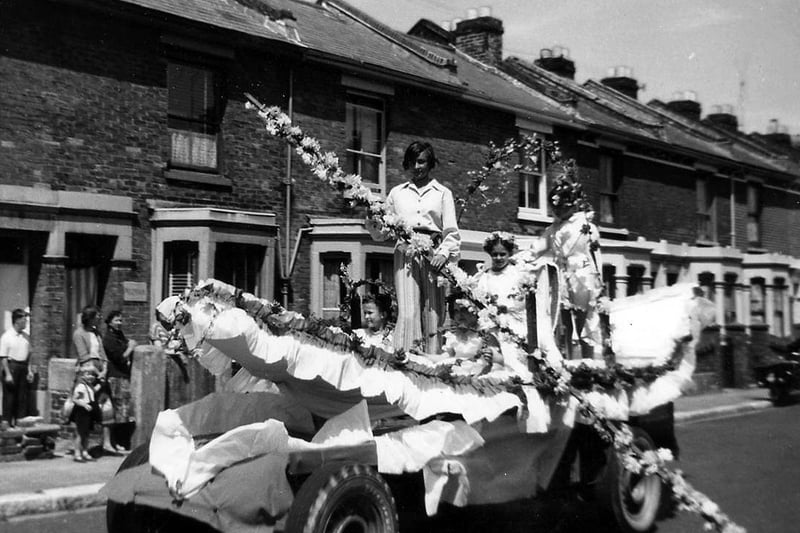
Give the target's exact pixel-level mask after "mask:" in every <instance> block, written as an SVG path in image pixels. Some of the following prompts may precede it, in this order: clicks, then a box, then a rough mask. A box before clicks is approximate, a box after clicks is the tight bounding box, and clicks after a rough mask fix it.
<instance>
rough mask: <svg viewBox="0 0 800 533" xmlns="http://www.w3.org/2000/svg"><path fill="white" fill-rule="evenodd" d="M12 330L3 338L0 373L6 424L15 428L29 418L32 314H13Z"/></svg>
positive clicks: (7, 331) (23, 312)
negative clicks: (27, 328)
mask: <svg viewBox="0 0 800 533" xmlns="http://www.w3.org/2000/svg"><path fill="white" fill-rule="evenodd" d="M11 322H12V325H13V326H12V327H11V328H9V329H8V330H6V332H5V333H3V335H2V337H0V370H1V371H2V372H0V373H2V379H3V420H5V421H7V422H8V423H9V424H10V425H14V424H15V423H16V421H17V420H18V419H20V418H24V417H26V416H27V415H28V382H29V380H30V378H31V377H32V375H31V372H30V368H29V366H28V356H29V355H30V346H31V344H30V339H29V338H28V334H27V333H25V327H26V326H27V325H28V313H27V312H26V311H24V310H22V309H14V310H13V311H12V312H11Z"/></svg>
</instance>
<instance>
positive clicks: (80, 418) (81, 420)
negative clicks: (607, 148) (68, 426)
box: [69, 405, 96, 438]
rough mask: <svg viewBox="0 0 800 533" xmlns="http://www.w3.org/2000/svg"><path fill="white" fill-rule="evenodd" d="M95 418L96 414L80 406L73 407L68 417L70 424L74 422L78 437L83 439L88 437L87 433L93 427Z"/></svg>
mask: <svg viewBox="0 0 800 533" xmlns="http://www.w3.org/2000/svg"><path fill="white" fill-rule="evenodd" d="M95 418H96V413H94V412H92V411H88V410H86V409H85V408H83V407H81V406H80V405H76V406H75V407H73V409H72V413H71V414H70V415H69V420H70V422H75V428H76V429H77V431H78V435H79V436H81V437H84V438H85V437H88V436H89V432H90V431H91V430H92V427H93V426H94V420H95Z"/></svg>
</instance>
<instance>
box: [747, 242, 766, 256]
mask: <svg viewBox="0 0 800 533" xmlns="http://www.w3.org/2000/svg"><path fill="white" fill-rule="evenodd" d="M768 252H769V250H767V249H766V248H761V247H760V246H755V245H752V244H751V245H750V246H748V247H747V249H746V250H745V253H748V254H765V253H768Z"/></svg>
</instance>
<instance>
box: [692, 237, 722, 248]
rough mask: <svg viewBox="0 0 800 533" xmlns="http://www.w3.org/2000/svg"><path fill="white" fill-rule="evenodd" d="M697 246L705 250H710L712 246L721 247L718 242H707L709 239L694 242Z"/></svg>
mask: <svg viewBox="0 0 800 533" xmlns="http://www.w3.org/2000/svg"><path fill="white" fill-rule="evenodd" d="M694 244H695V246H700V247H703V248H710V247H712V246H719V243H718V242H717V241H712V240H707V239H697V240H696V241H694Z"/></svg>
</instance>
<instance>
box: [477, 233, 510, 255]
mask: <svg viewBox="0 0 800 533" xmlns="http://www.w3.org/2000/svg"><path fill="white" fill-rule="evenodd" d="M498 244H500V245H502V246H503V248H505V249H506V250H508V254H509V255H514V253H516V251H517V243H516V242H515V241H514V236H513V235H511V234H510V233H508V234H504V233H500V232H497V231H496V232H494V233H492V234H491V235H489V236H488V237H487V238H486V240H485V241H483V251H484V252H486V253H487V254H489V255H492V249H493V248H494V247H495V246H496V245H498Z"/></svg>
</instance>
